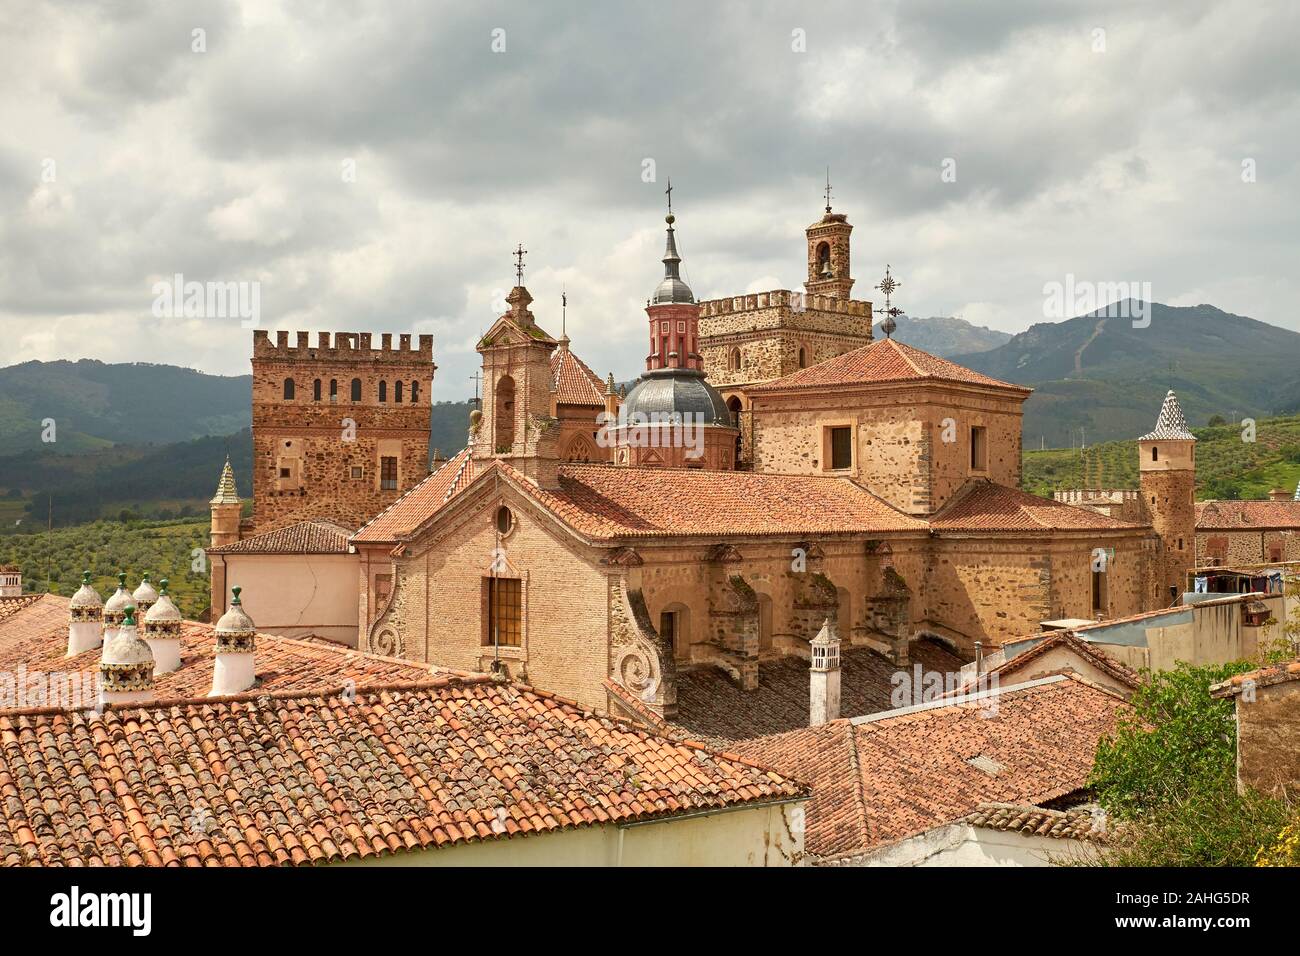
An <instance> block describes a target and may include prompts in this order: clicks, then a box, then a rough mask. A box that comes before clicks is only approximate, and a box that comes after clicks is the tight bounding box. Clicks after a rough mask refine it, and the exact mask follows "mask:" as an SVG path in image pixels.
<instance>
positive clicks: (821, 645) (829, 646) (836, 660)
mask: <svg viewBox="0 0 1300 956" xmlns="http://www.w3.org/2000/svg"><path fill="white" fill-rule="evenodd" d="M809 650H810V651H811V657H812V662H811V665H810V667H809V675H808V676H809V682H810V686H809V701H808V705H809V707H808V725H809V726H810V727H816V726H817V725H818V724H825V723H828V722H830V721H832V720H838V719H839V716H840V634H839V628H838V627H836V624H835V622H834V621H832V620H831V619H830V618H829V617H828V618H826V620H825V622H824V623H823V624H822V629H821V630H820V631H818V632H817V636H816V637H814V638H813V639H812V642H811V643H810V645H809Z"/></svg>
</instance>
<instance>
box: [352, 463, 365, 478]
mask: <svg viewBox="0 0 1300 956" xmlns="http://www.w3.org/2000/svg"><path fill="white" fill-rule="evenodd" d="M352 477H353V478H362V477H364V473H363V472H362V469H361V466H360V465H353V466H352Z"/></svg>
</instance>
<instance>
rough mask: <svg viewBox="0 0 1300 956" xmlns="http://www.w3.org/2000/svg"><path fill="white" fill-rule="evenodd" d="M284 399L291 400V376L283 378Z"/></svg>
mask: <svg viewBox="0 0 1300 956" xmlns="http://www.w3.org/2000/svg"><path fill="white" fill-rule="evenodd" d="M284 400H285V401H286V402H292V401H293V379H291V378H286V379H285V380H284Z"/></svg>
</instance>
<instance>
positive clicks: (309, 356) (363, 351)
mask: <svg viewBox="0 0 1300 956" xmlns="http://www.w3.org/2000/svg"><path fill="white" fill-rule="evenodd" d="M332 334H333V344H331V340H330V335H331V333H329V332H317V333H316V345H315V346H312V345H311V344H310V337H311V333H310V332H295V333H294V335H295V343H294V344H293V345H292V346H291V345H290V344H289V333H288V332H276V333H275V342H274V343H272V341H271V335H270V333H269V332H268V331H266V330H265V329H255V330H254V331H253V360H254V361H257V360H259V359H260V360H262V361H268V362H345V363H349V364H355V363H357V362H365V363H371V364H380V365H407V366H409V365H429V366H433V336H432V335H421V336H419V339H418V344H417V345H416V346H415V347H412V345H411V339H412V336H411V335H410V333H401V334H399V335H398V336H397V346H396V348H394V346H393V334H392V333H391V332H384V333H381V334H380V336H379V347H378V348H376V347H374V345H372V344H371V342H372V335H371V333H370V332H334V333H332Z"/></svg>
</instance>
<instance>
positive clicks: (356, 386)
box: [352, 378, 361, 402]
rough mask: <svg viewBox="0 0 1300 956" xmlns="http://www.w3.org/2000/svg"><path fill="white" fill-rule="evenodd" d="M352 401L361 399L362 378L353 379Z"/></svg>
mask: <svg viewBox="0 0 1300 956" xmlns="http://www.w3.org/2000/svg"><path fill="white" fill-rule="evenodd" d="M352 401H354V402H359V401H361V379H359V378H354V379H353V380H352Z"/></svg>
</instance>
